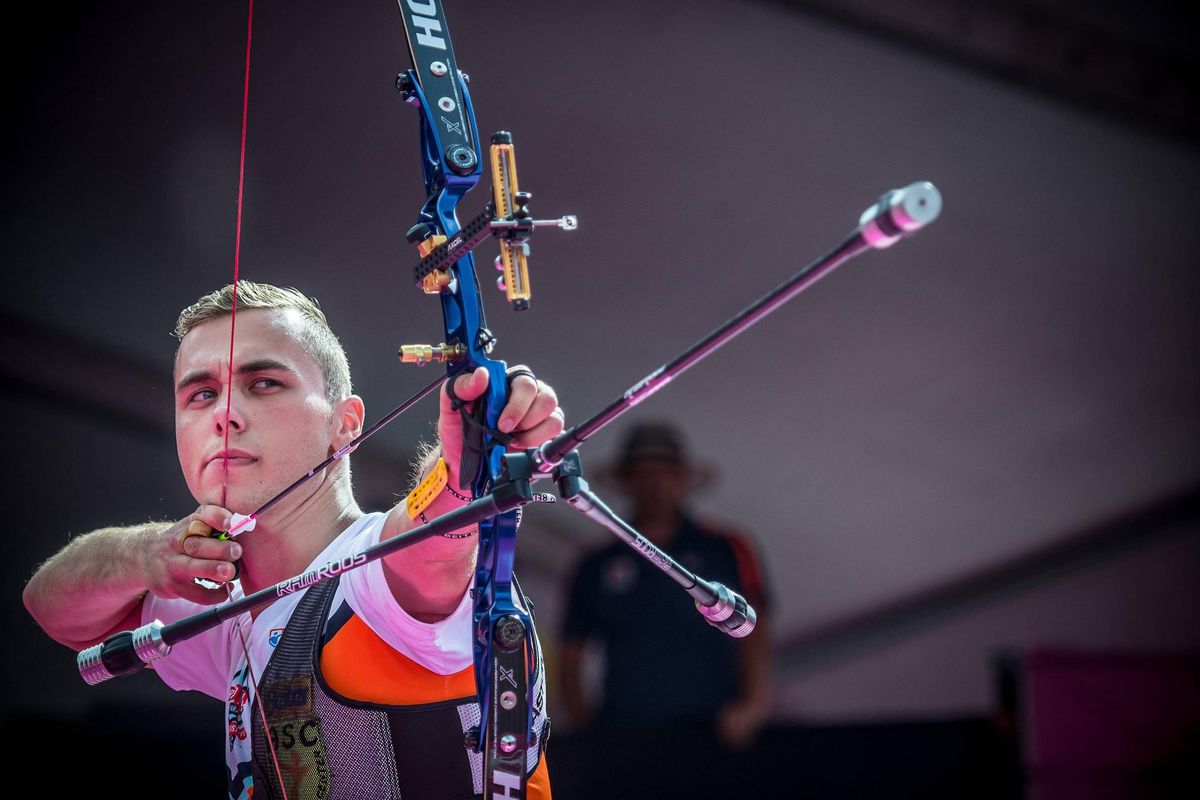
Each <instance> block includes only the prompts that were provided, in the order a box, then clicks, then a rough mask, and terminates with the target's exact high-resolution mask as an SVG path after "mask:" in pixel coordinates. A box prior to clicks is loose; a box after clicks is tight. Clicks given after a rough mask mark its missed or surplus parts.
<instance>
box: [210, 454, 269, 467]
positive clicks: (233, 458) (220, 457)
mask: <svg viewBox="0 0 1200 800" xmlns="http://www.w3.org/2000/svg"><path fill="white" fill-rule="evenodd" d="M257 461H258V459H257V458H255V457H254V456H252V455H250V454H249V453H239V452H234V451H230V452H229V454H228V455H226V454H225V453H218V454H216V455H215V456H213V457H212V458H210V459H208V461H207V462H206V463H205V464H204V468H205V469H208V468H209V467H214V466H215V467H216V468H217V469H220V470H224V469H236V468H238V467H248V466H250V465H251V464H254V463H255V462H257Z"/></svg>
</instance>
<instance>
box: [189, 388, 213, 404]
mask: <svg viewBox="0 0 1200 800" xmlns="http://www.w3.org/2000/svg"><path fill="white" fill-rule="evenodd" d="M216 396H217V393H216V392H214V391H213V390H212V389H201V390H200V391H198V392H193V393H192V394H190V395H188V402H189V403H206V402H208V401H209V400H212V399H214V398H216Z"/></svg>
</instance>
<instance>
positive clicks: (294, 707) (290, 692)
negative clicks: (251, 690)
mask: <svg viewBox="0 0 1200 800" xmlns="http://www.w3.org/2000/svg"><path fill="white" fill-rule="evenodd" d="M259 691H260V692H262V699H263V705H265V706H266V707H267V716H268V717H269V718H270V719H271V720H272V721H276V722H286V721H288V720H293V719H304V718H307V717H311V716H314V712H313V685H312V676H311V675H297V676H295V677H294V678H284V679H282V680H278V681H271V682H269V683H264V684H263V685H262V686H261V687H259Z"/></svg>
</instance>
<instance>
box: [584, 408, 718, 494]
mask: <svg viewBox="0 0 1200 800" xmlns="http://www.w3.org/2000/svg"><path fill="white" fill-rule="evenodd" d="M646 461H656V462H659V463H662V464H668V465H670V466H673V467H677V468H679V469H681V470H682V471H683V473H684V474H685V475H686V476H687V479H688V488H689V490H696V489H702V488H705V487H707V486H711V485H712V484H713V483H715V482H716V480H717V470H716V467H714V466H713V465H712V464H711V463H709V462H706V461H697V460H696V459H695V458H693V457H692V455H691V453H690V452H689V450H688V448H687V446H686V444H685V442H684V438H683V434H682V432H681V431H680V430H679V428H677V427H675V426H674V425H671V424H670V423H667V422H640V423H638V424H636V425H634V426H633V427H631V428H629V429H628V430H626V431H625V436H624V438H623V439H622V440H621V447H620V448H619V449H618V450H617V455H616V458H615V459H614V460H613V461H611V462H607V463H603V464H601V465H600V466H599V467H598V468H597V469H596V470H594V471H593V474H594V475H595V476H596V477H597V479H598V480H599V481H600V482H602V483H605V484H609V485H612V486H617V487H619V486H621V484H623V483H624V482H625V480H626V478H627V477H628V476H629V473H630V471H631V470H632V469H633V468H634V466H635V465H636V464H638V463H641V462H646Z"/></svg>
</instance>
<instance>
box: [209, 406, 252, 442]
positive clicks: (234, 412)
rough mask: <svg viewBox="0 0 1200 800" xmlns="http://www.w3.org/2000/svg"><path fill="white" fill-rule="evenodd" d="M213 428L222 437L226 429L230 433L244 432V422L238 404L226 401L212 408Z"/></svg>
mask: <svg viewBox="0 0 1200 800" xmlns="http://www.w3.org/2000/svg"><path fill="white" fill-rule="evenodd" d="M213 427H214V428H215V429H216V432H217V433H218V434H220V435H222V436H224V435H225V429H226V428H228V429H229V432H230V433H234V432H239V431H242V430H245V428H246V420H245V418H244V417H243V416H242V414H241V411H240V409H239V408H238V404H237V403H230V402H229V401H228V399H226V401H225V402H224V403H217V404H216V405H215V406H213Z"/></svg>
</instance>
